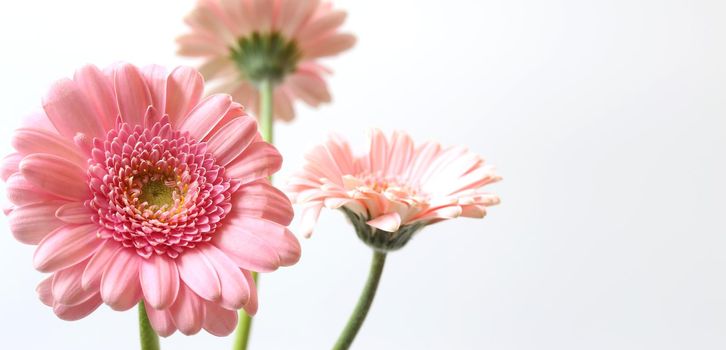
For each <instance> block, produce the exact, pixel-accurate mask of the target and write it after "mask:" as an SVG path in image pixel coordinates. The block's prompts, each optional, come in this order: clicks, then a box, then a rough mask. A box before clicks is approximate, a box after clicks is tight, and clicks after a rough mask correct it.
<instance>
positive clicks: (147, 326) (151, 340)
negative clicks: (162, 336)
mask: <svg viewBox="0 0 726 350" xmlns="http://www.w3.org/2000/svg"><path fill="white" fill-rule="evenodd" d="M139 338H140V340H141V350H159V349H160V348H161V347H159V336H158V335H156V332H154V329H153V328H151V323H150V322H149V316H147V315H146V306H144V302H143V301H142V302H140V303H139Z"/></svg>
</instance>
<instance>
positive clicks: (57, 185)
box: [20, 154, 90, 200]
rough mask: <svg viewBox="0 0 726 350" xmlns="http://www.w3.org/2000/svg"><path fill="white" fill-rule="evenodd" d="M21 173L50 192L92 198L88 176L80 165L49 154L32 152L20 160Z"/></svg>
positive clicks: (72, 196)
mask: <svg viewBox="0 0 726 350" xmlns="http://www.w3.org/2000/svg"><path fill="white" fill-rule="evenodd" d="M20 173H21V174H22V175H23V176H25V178H26V179H27V180H28V181H29V182H30V183H32V184H33V185H35V186H37V187H38V188H42V189H44V190H45V191H47V192H48V193H51V194H53V195H56V196H58V197H62V198H66V199H69V200H85V199H88V198H90V192H89V189H88V185H87V176H86V173H85V171H84V170H83V169H81V168H80V167H79V166H78V165H76V164H74V163H72V162H70V161H67V160H65V159H63V158H61V157H58V156H54V155H49V154H32V155H29V156H27V157H25V158H24V159H23V160H22V161H21V162H20Z"/></svg>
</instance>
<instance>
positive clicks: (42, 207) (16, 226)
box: [8, 201, 65, 244]
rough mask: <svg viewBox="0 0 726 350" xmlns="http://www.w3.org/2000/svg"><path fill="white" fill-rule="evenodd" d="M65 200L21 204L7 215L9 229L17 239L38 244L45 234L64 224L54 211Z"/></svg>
mask: <svg viewBox="0 0 726 350" xmlns="http://www.w3.org/2000/svg"><path fill="white" fill-rule="evenodd" d="M64 203H65V202H63V201H49V202H41V203H34V204H28V205H23V206H19V207H17V208H15V210H13V211H12V212H11V213H10V214H9V215H8V224H9V225H10V231H11V232H12V233H13V236H14V237H15V239H17V240H18V241H20V242H22V243H25V244H38V243H39V242H40V241H41V240H42V239H43V238H44V237H45V236H47V235H48V234H49V233H51V232H53V231H54V230H55V229H57V228H59V227H61V226H63V225H64V223H63V221H61V220H58V218H56V217H55V212H56V210H58V208H59V207H60V206H62V205H63V204H64Z"/></svg>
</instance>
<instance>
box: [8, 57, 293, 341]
mask: <svg viewBox="0 0 726 350" xmlns="http://www.w3.org/2000/svg"><path fill="white" fill-rule="evenodd" d="M202 89H203V80H202V77H201V75H200V74H199V73H198V72H196V71H195V70H193V69H191V68H184V67H180V68H176V69H174V70H173V71H171V72H170V73H169V74H167V73H166V72H165V70H164V69H163V68H160V67H157V66H151V67H147V68H144V69H141V70H139V69H137V68H136V67H134V66H132V65H128V64H120V65H116V66H114V67H111V68H109V69H107V70H106V71H100V70H99V69H97V68H96V67H94V66H86V67H84V68H82V69H80V70H78V71H77V72H76V74H75V76H74V77H73V79H72V80H70V79H65V80H61V81H59V82H57V83H56V84H55V85H53V86H52V88H51V89H50V92H49V93H48V95H47V96H46V97H45V99H44V101H43V109H44V112H42V113H38V114H36V115H34V116H33V117H32V118H31V120H29V122H28V123H27V126H25V127H22V128H20V129H18V130H17V131H16V132H15V135H14V137H13V140H12V143H13V146H14V148H15V149H16V150H17V153H14V154H11V155H10V156H8V157H6V158H5V160H4V161H3V163H2V167H1V171H0V174H2V177H3V179H4V180H5V181H6V182H7V193H8V197H9V200H10V202H11V203H12V206H11V208H10V209H9V223H10V226H11V230H12V232H13V234H14V235H15V237H16V238H17V239H18V240H19V241H21V242H23V243H27V244H34V245H38V248H37V249H36V251H35V255H34V257H33V263H34V265H35V268H36V269H38V270H39V271H42V272H48V273H51V276H50V277H48V278H47V279H46V280H44V281H43V282H41V283H40V285H39V286H38V292H39V294H40V298H41V300H42V301H43V302H44V303H46V304H47V305H49V306H52V307H53V311H54V312H55V313H56V314H57V315H58V316H59V317H60V318H62V319H66V320H76V319H80V318H82V317H85V316H86V315H88V314H89V313H91V312H92V311H93V310H95V309H96V308H97V307H98V306H99V305H100V304H101V303H106V304H108V305H109V306H110V307H111V308H113V309H115V310H126V309H129V308H131V307H133V306H134V305H136V304H138V303H139V302H140V301H144V302H145V304H146V310H147V313H148V316H149V319H150V321H151V324H152V326H153V327H154V329H155V330H156V331H157V332H158V333H159V334H160V335H163V336H168V335H170V334H172V333H173V332H174V331H175V330H176V329H179V330H180V331H181V332H182V333H184V334H193V333H196V332H198V331H199V330H200V329H201V328H204V329H206V330H207V331H209V332H210V333H212V334H215V335H226V334H229V333H230V332H232V330H233V329H234V327H235V325H236V323H237V313H236V312H235V310H237V309H240V308H244V309H245V310H246V311H247V312H250V313H254V312H255V311H256V309H257V295H256V291H255V285H254V282H253V280H252V278H251V273H250V271H261V272H267V271H273V270H275V269H277V268H278V267H279V266H287V265H291V264H294V263H295V262H297V260H298V259H299V257H300V246H299V243H298V241H297V239H296V238H295V237H294V236H293V235H292V234H291V233H290V231H288V230H287V228H286V226H287V225H288V224H289V223H290V220H291V219H292V215H293V213H292V210H291V205H290V203H289V201H288V200H287V198H286V197H285V196H284V195H283V194H282V193H281V192H279V191H278V190H277V189H275V188H274V187H272V186H271V185H270V183H269V182H268V180H267V179H266V177H267V176H269V175H271V174H272V173H274V172H276V171H277V170H278V169H279V168H280V165H281V161H282V159H281V157H280V154H279V153H278V152H277V150H276V149H275V148H274V147H273V146H272V145H270V144H268V143H266V142H262V141H261V139H260V137H259V135H258V133H257V124H256V121H255V120H254V119H253V118H252V117H249V116H247V115H246V114H245V111H244V109H243V108H242V106H241V105H239V104H237V103H235V102H233V101H232V99H231V98H230V96H228V95H212V96H209V97H207V98H205V99H203V100H200V96H201V95H202Z"/></svg>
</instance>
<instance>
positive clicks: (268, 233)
mask: <svg viewBox="0 0 726 350" xmlns="http://www.w3.org/2000/svg"><path fill="white" fill-rule="evenodd" d="M228 225H230V226H232V227H235V231H237V232H238V233H240V234H241V233H248V234H251V235H253V236H256V237H257V238H259V239H261V240H263V241H264V242H265V243H266V244H267V246H269V247H270V248H272V249H273V250H274V251H275V252H277V255H278V256H279V258H280V265H281V266H290V265H293V264H295V263H296V262H298V260H300V242H298V240H297V238H295V235H293V234H292V232H290V230H288V229H287V227H285V226H283V225H280V224H277V223H274V222H272V221H267V220H265V219H260V218H256V217H248V216H241V217H233V218H231V219H230V222H229V223H228ZM251 270H254V269H251Z"/></svg>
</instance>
